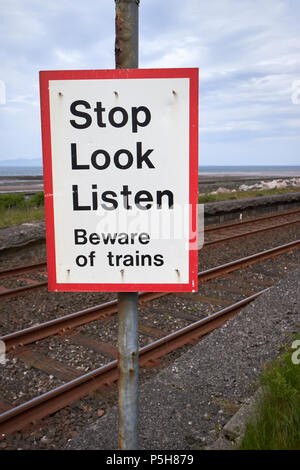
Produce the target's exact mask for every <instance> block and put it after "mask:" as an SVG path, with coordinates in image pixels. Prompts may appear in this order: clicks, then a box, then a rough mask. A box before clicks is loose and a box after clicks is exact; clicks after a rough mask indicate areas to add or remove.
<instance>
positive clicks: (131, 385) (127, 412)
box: [115, 0, 140, 450]
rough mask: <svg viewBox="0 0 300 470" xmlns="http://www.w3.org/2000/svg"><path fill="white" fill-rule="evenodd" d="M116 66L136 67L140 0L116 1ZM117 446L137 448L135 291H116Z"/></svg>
mask: <svg viewBox="0 0 300 470" xmlns="http://www.w3.org/2000/svg"><path fill="white" fill-rule="evenodd" d="M115 3H116V42H115V59H116V68H117V69H132V68H138V33H139V32H138V9H139V3H140V1H139V0H115ZM118 313H119V333H118V347H119V371H120V377H119V449H123V450H137V449H138V375H139V362H138V356H139V344H138V293H137V292H120V293H119V294H118Z"/></svg>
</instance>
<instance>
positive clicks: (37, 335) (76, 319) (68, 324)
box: [0, 240, 300, 352]
mask: <svg viewBox="0 0 300 470" xmlns="http://www.w3.org/2000/svg"><path fill="white" fill-rule="evenodd" d="M298 246H300V240H296V241H294V242H291V243H288V244H286V245H280V246H278V247H275V248H272V249H270V250H266V251H263V252H260V253H255V254H254V255H250V256H247V257H245V258H241V259H238V260H235V261H231V262H229V263H226V264H223V265H220V266H216V267H214V268H210V269H206V270H205V271H201V272H199V273H198V281H199V282H205V281H208V280H209V279H214V278H216V277H219V276H222V275H224V274H227V273H230V272H233V271H236V270H239V269H241V268H243V267H246V266H250V265H251V264H254V263H256V262H259V261H262V260H264V259H268V258H270V257H273V256H279V255H280V254H282V253H284V252H286V251H290V250H293V249H295V248H297V247H298ZM169 294H171V293H169V292H167V293H166V292H144V293H141V294H140V295H139V304H140V305H142V304H143V303H146V302H149V301H150V300H154V299H157V298H159V297H163V296H164V295H169ZM117 311H118V303H117V300H111V301H110V302H106V303H104V304H100V305H96V306H94V307H90V308H87V309H84V310H80V311H78V312H74V313H71V314H68V315H64V316H63V317H59V318H56V319H54V320H50V321H47V322H44V323H42V324H40V325H35V326H31V327H29V328H25V329H23V330H19V331H15V332H13V333H9V334H7V335H4V336H0V340H1V341H4V343H5V347H6V351H7V352H8V351H11V350H12V349H15V348H16V347H18V346H24V345H25V344H30V343H33V342H35V341H38V340H41V339H44V338H47V337H48V336H52V335H55V334H57V333H59V332H64V331H67V330H71V329H73V328H76V327H78V326H81V325H83V324H86V323H90V322H92V321H95V320H99V319H104V318H106V317H109V316H111V315H114V314H115V313H117Z"/></svg>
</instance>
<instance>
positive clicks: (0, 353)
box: [0, 340, 6, 365]
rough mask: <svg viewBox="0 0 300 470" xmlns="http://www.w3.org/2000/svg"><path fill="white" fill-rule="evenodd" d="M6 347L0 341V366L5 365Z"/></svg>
mask: <svg viewBox="0 0 300 470" xmlns="http://www.w3.org/2000/svg"><path fill="white" fill-rule="evenodd" d="M5 353H6V347H5V343H4V341H1V340H0V364H3V365H5V363H6V354H5Z"/></svg>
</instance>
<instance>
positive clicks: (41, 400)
mask: <svg viewBox="0 0 300 470" xmlns="http://www.w3.org/2000/svg"><path fill="white" fill-rule="evenodd" d="M299 247H300V240H296V241H294V242H290V243H288V244H285V245H281V246H278V247H276V248H273V249H270V250H265V251H263V252H259V253H256V254H254V255H251V256H247V257H244V258H242V259H238V260H235V261H232V262H230V263H226V264H223V265H220V266H217V267H215V268H211V269H207V270H205V271H202V272H199V273H198V277H199V284H200V288H199V292H198V293H195V294H188V293H185V294H177V295H173V294H172V296H170V297H172V299H173V298H177V299H180V300H183V301H184V302H186V305H187V306H189V307H191V304H192V303H193V304H195V305H196V307H195V308H196V309H197V310H200V309H202V306H203V305H204V304H205V303H206V304H216V305H218V304H221V305H222V303H223V305H227V306H226V308H222V309H221V310H217V312H216V311H214V313H211V314H210V315H203V318H200V319H197V320H196V321H192V322H191V318H192V317H193V310H191V308H190V309H189V310H188V311H186V310H185V313H184V310H182V311H178V312H177V311H176V312H175V313H174V317H176V315H180V314H181V315H183V317H185V321H186V322H188V325H186V326H183V327H180V328H178V329H177V331H173V332H171V333H167V334H163V332H162V331H159V330H157V329H156V328H155V326H154V325H152V326H151V327H148V331H147V325H144V324H142V325H141V328H140V329H141V332H142V333H143V334H145V333H147V332H148V334H150V336H151V337H153V335H154V336H155V335H156V336H158V337H159V339H156V340H154V341H153V340H151V343H150V344H146V345H143V346H142V347H141V348H140V364H141V366H145V365H147V364H151V363H153V362H155V361H157V360H158V359H159V358H161V357H162V356H163V355H164V354H166V353H167V352H170V351H174V349H176V348H177V347H182V346H183V345H185V344H191V343H193V342H195V341H197V340H198V339H199V338H200V337H201V336H203V335H204V334H207V333H208V332H209V331H211V330H212V329H213V328H216V327H218V326H220V324H223V323H224V322H225V321H227V319H228V318H230V317H231V316H232V315H234V314H236V312H237V311H239V310H240V309H241V308H242V307H243V306H244V305H246V304H247V303H249V302H251V301H252V300H254V299H255V298H256V297H257V296H258V295H261V293H263V292H265V288H264V289H260V290H259V291H257V286H256V292H255V293H252V294H251V295H247V296H246V297H244V298H243V299H242V300H238V301H235V302H233V303H232V302H231V303H230V302H229V301H228V299H227V300H226V301H224V299H222V296H221V297H219V298H218V299H216V298H215V299H214V298H212V297H209V296H208V295H204V294H205V292H204V291H205V288H204V290H203V289H202V286H207V284H210V283H208V282H207V281H210V282H214V281H215V280H216V279H218V278H221V279H223V280H224V279H225V280H226V279H227V280H228V279H230V276H232V273H234V272H238V274H239V276H238V277H239V278H240V279H241V278H242V275H241V273H242V272H244V271H245V270H246V271H247V269H249V267H251V266H252V265H254V264H256V263H262V262H263V261H266V260H270V259H271V258H274V257H279V256H280V255H284V254H285V255H286V254H287V253H292V252H293V251H294V250H296V249H297V248H299ZM277 260H278V258H277ZM283 264H286V261H284V263H283ZM276 268H277V270H278V262H277V263H276ZM243 270H244V271H243ZM250 274H251V273H250ZM247 275H249V271H248V272H247ZM254 277H255V276H254ZM256 277H257V276H256ZM255 283H256V284H258V285H259V286H260V287H262V284H265V286H266V285H267V286H268V285H271V284H272V282H269V281H268V279H267V280H262V278H261V276H260V277H259V279H256V280H255ZM265 286H264V287H265ZM215 287H216V286H215ZM247 287H248V289H250V287H251V289H254V287H253V283H251V282H250V281H249V279H248V280H247ZM227 291H228V288H227ZM234 291H236V292H244V294H245V293H246V289H245V283H242V284H241V285H240V287H237V285H236V279H235V282H234V286H232V287H231V292H234ZM247 294H249V292H248V291H247ZM164 295H166V294H165V293H145V294H141V295H140V297H139V301H140V305H141V311H143V306H145V305H146V306H147V305H149V301H150V300H152V301H155V300H157V299H159V297H162V296H164ZM239 296H240V294H239ZM229 303H230V305H228V304H229ZM151 305H153V304H150V307H148V308H151V309H152V308H153V307H151ZM144 308H145V307H144ZM154 310H155V309H154ZM116 312H117V302H116V301H112V302H108V303H106V304H104V305H103V304H102V305H98V306H96V307H93V308H90V309H85V310H83V311H80V312H77V313H73V314H71V315H66V316H64V317H61V318H58V319H55V320H52V321H50V322H46V323H44V324H42V325H37V326H35V327H31V328H27V329H23V330H22V331H18V332H14V333H11V334H8V335H4V336H2V337H1V340H3V341H5V343H6V346H7V350H8V351H11V352H12V354H13V355H16V357H17V358H21V360H23V361H25V363H26V361H27V362H28V361H29V364H31V365H32V364H34V365H35V366H37V367H40V368H42V370H43V364H42V360H43V358H42V359H41V360H40V361H39V360H38V353H35V354H34V351H33V352H32V350H30V349H29V350H28V349H27V350H26V347H25V349H24V346H25V345H26V344H27V345H28V344H32V343H34V342H37V341H40V340H41V339H45V338H49V337H50V336H51V335H54V334H55V335H56V334H58V333H62V332H63V334H66V333H67V332H68V331H70V330H71V329H72V330H73V329H74V328H78V327H80V326H82V325H86V324H87V323H88V322H93V321H94V320H96V319H98V320H99V319H102V320H104V321H108V322H109V320H110V319H111V318H112V317H113V316H114V314H115V313H116ZM195 317H196V315H194V318H195ZM144 318H145V315H144V314H142V318H141V321H142V322H144V321H145V320H144ZM154 323H155V322H154ZM102 325H103V323H102ZM83 337H85V338H83ZM66 338H68V339H69V340H70V341H71V342H72V341H75V343H76V342H77V344H81V345H83V344H85V345H88V347H90V348H91V349H93V348H94V350H95V351H98V352H99V351H102V353H103V352H105V351H106V352H107V353H108V356H109V355H110V356H115V355H116V347H115V345H114V344H110V345H108V344H107V343H105V342H104V343H101V342H100V341H95V340H94V341H91V340H89V339H88V335H86V334H82V333H79V334H75V335H74V336H66ZM76 338H77V339H76ZM50 366H52V367H53V363H51V364H50V363H48V366H47V367H48V370H49V367H50ZM61 366H63V365H61ZM56 367H57V365H56ZM62 369H63V370H62V373H61V375H62V376H65V375H64V374H65V373H66V372H68V369H67V368H66V367H65V368H64V367H62ZM52 370H53V369H52ZM78 375H79V376H78ZM117 380H118V369H117V360H116V359H114V360H113V361H111V362H109V363H106V364H104V365H102V366H101V367H100V368H97V369H95V370H92V371H90V372H89V373H87V374H83V375H81V374H78V371H77V376H76V374H75V376H74V377H73V379H72V380H69V382H67V383H64V384H63V385H60V386H58V387H55V388H54V389H53V390H52V391H50V392H46V393H43V394H41V395H40V396H38V397H36V398H33V399H31V400H28V401H27V402H25V403H23V404H21V405H19V406H14V407H13V408H12V409H10V410H8V411H5V412H4V413H2V414H1V415H0V431H1V433H0V434H8V433H12V432H15V431H17V430H19V429H22V428H23V427H24V426H27V425H28V424H30V423H32V422H36V421H37V420H39V419H41V418H43V417H46V416H49V414H51V413H54V412H56V411H58V410H59V409H61V408H62V407H64V406H66V404H69V403H72V402H74V400H78V398H80V397H82V396H85V395H87V394H88V393H90V392H91V391H92V390H99V388H101V387H104V388H107V387H110V386H112V385H113V384H115V383H116V381H117ZM6 405H7V404H6ZM8 406H9V405H8Z"/></svg>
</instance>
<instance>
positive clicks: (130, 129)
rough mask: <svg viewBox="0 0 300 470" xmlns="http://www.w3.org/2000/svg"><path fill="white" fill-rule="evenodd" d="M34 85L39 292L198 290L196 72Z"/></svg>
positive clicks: (44, 80)
mask: <svg viewBox="0 0 300 470" xmlns="http://www.w3.org/2000/svg"><path fill="white" fill-rule="evenodd" d="M40 80H41V112H42V137H43V159H44V187H45V208H46V230H47V253H48V255H47V256H48V277H49V289H50V290H61V291H138V290H140V291H192V290H195V289H197V173H198V154H197V146H198V124H197V118H198V102H197V99H198V70H197V69H163V70H142V69H138V70H111V71H107V70H106V71H105V70H102V71H101V70H98V71H97V70H96V71H64V72H41V73H40Z"/></svg>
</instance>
